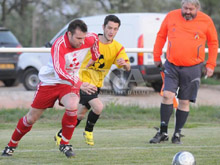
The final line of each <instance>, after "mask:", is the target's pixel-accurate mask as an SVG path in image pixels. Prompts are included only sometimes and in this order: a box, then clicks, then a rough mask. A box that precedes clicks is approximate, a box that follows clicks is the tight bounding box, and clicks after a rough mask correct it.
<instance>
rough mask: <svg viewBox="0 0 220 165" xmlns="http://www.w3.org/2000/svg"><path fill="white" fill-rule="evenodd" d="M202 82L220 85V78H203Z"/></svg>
mask: <svg viewBox="0 0 220 165" xmlns="http://www.w3.org/2000/svg"><path fill="white" fill-rule="evenodd" d="M201 83H202V84H207V85H219V84H220V80H219V79H217V78H207V79H205V78H202V79H201Z"/></svg>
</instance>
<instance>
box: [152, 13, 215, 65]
mask: <svg viewBox="0 0 220 165" xmlns="http://www.w3.org/2000/svg"><path fill="white" fill-rule="evenodd" d="M167 37H168V44H167V56H166V58H167V60H168V61H169V62H170V63H173V64H174V65H176V66H193V65H196V64H199V63H201V62H203V61H204V60H205V45H206V41H207V46H208V50H209V56H208V61H207V64H206V67H209V68H211V69H214V67H215V66H216V58H217V54H218V36H217V32H216V29H215V25H214V23H213V21H212V19H211V18H210V17H209V16H208V15H206V14H205V13H203V12H201V11H198V12H197V16H196V17H195V18H194V19H193V20H190V21H186V20H185V19H184V18H183V16H182V15H181V9H177V10H173V11H171V12H169V13H168V14H167V16H166V18H165V19H164V21H163V23H162V24H161V27H160V30H159V32H158V33H157V38H156V42H155V45H154V52H153V53H154V61H160V60H161V59H160V56H161V54H162V48H163V47H164V44H165V42H166V39H167Z"/></svg>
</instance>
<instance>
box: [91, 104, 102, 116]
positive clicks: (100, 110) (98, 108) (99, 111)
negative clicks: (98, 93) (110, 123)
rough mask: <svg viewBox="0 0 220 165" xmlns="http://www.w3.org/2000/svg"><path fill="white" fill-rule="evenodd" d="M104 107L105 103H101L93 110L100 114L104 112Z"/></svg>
mask: <svg viewBox="0 0 220 165" xmlns="http://www.w3.org/2000/svg"><path fill="white" fill-rule="evenodd" d="M103 108H104V105H103V104H99V105H98V106H96V107H94V108H93V112H95V113H96V114H97V115H100V114H101V113H102V110H103Z"/></svg>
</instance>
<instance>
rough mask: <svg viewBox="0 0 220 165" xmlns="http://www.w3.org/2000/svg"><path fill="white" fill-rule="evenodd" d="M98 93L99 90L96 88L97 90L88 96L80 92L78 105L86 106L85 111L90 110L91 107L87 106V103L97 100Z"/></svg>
mask: <svg viewBox="0 0 220 165" xmlns="http://www.w3.org/2000/svg"><path fill="white" fill-rule="evenodd" d="M99 93H100V88H98V90H97V91H96V92H95V93H93V94H91V95H89V94H87V93H86V92H83V91H82V90H80V101H79V103H80V104H82V105H84V106H86V108H87V109H90V108H91V106H90V105H89V101H90V100H92V99H95V98H98V94H99Z"/></svg>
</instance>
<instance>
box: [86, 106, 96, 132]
mask: <svg viewBox="0 0 220 165" xmlns="http://www.w3.org/2000/svg"><path fill="white" fill-rule="evenodd" d="M98 118H99V115H97V114H95V113H94V112H93V111H92V110H91V111H90V112H89V114H88V118H87V121H86V128H85V131H89V132H92V131H93V127H94V125H95V123H96V121H97V120H98Z"/></svg>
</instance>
